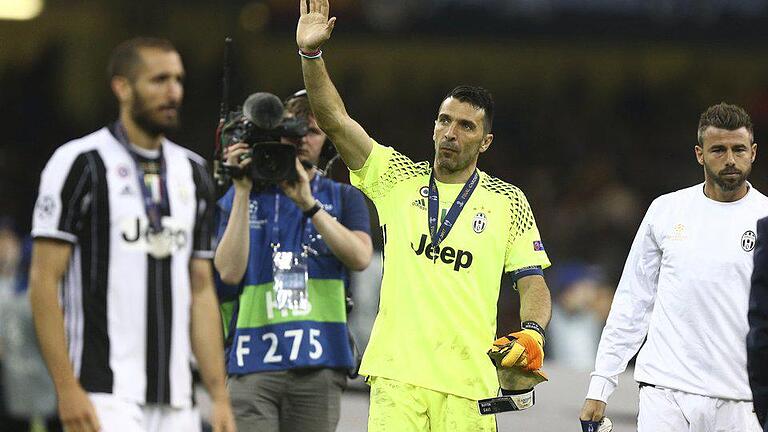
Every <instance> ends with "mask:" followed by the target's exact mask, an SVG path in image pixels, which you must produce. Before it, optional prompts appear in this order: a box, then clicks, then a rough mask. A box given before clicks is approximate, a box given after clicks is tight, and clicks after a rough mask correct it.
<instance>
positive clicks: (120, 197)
mask: <svg viewBox="0 0 768 432" xmlns="http://www.w3.org/2000/svg"><path fill="white" fill-rule="evenodd" d="M162 149H163V150H162V154H163V158H164V160H165V165H166V166H167V175H166V177H167V178H166V189H167V190H166V193H167V196H168V201H169V205H168V207H169V208H168V209H167V212H164V213H163V217H162V222H161V224H162V228H163V232H164V234H166V235H168V236H170V237H171V238H172V240H173V242H172V253H171V256H170V257H169V258H166V259H154V258H153V257H151V256H150V255H149V245H148V241H147V240H148V238H147V237H148V235H147V231H148V226H149V222H148V219H147V216H146V209H145V207H144V198H143V194H142V189H141V188H140V186H139V180H138V173H137V167H136V165H135V163H134V160H133V158H132V157H131V154H130V153H129V152H128V151H127V150H126V148H125V147H124V146H123V145H121V144H120V143H119V142H118V141H117V139H116V138H115V137H114V136H113V134H112V133H110V131H109V130H108V129H107V128H103V129H101V130H99V131H96V132H94V133H92V134H90V135H87V136H85V137H83V138H80V139H77V140H75V141H72V142H70V143H67V144H65V145H63V146H62V147H60V148H59V149H58V150H56V152H55V153H54V155H53V156H52V157H51V159H50V160H49V161H48V164H47V165H46V167H45V169H44V170H43V173H42V175H41V181H40V193H39V196H38V199H37V204H36V207H35V214H34V218H33V222H32V236H33V237H35V238H54V239H59V240H64V241H67V242H69V243H72V245H73V249H72V258H71V259H70V263H69V269H68V271H67V273H66V275H65V277H64V280H63V281H62V284H61V289H60V302H61V305H62V309H63V311H64V318H65V329H66V335H67V342H68V349H69V357H70V360H71V362H72V366H73V369H74V371H75V374H76V375H77V377H78V378H79V380H80V384H81V385H82V386H83V388H84V389H85V390H86V391H88V392H90V393H110V394H113V395H115V396H116V397H119V398H121V399H125V400H130V401H135V402H137V403H140V404H145V403H156V404H169V405H172V406H174V407H186V406H190V405H191V396H192V386H191V383H192V375H191V370H190V362H191V361H192V352H191V341H190V322H191V316H190V305H191V302H192V293H191V285H190V274H189V264H190V259H191V258H212V257H213V250H212V247H211V221H212V219H211V217H212V210H213V186H212V184H211V181H210V179H209V177H208V174H207V171H206V168H205V160H204V159H202V158H201V157H199V156H198V155H196V154H194V153H192V152H190V151H188V150H186V149H184V148H183V147H181V146H179V145H176V144H174V143H172V142H170V141H168V140H164V141H163V143H162ZM147 156H149V155H147ZM158 156H159V154H158Z"/></svg>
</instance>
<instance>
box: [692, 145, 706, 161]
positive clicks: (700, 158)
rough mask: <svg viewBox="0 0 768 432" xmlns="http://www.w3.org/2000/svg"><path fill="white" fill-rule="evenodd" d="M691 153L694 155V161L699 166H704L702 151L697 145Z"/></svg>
mask: <svg viewBox="0 0 768 432" xmlns="http://www.w3.org/2000/svg"><path fill="white" fill-rule="evenodd" d="M693 152H694V153H696V160H697V161H699V165H704V149H703V148H702V147H701V146H699V145H697V146H694V147H693Z"/></svg>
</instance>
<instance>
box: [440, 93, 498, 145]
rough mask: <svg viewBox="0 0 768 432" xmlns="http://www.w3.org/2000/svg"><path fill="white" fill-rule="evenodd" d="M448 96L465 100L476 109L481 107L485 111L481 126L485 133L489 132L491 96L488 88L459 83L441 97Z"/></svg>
mask: <svg viewBox="0 0 768 432" xmlns="http://www.w3.org/2000/svg"><path fill="white" fill-rule="evenodd" d="M448 98H454V99H458V100H459V101H461V102H466V103H468V104H470V105H472V106H473V107H475V108H477V109H481V110H483V111H484V112H485V118H484V119H483V127H484V128H485V133H490V132H491V127H492V126H493V96H492V95H491V92H489V91H488V90H486V89H484V88H482V87H477V86H470V85H460V86H458V87H456V88H454V89H453V90H451V91H450V92H448V94H447V95H445V97H444V98H443V101H445V100H446V99H448Z"/></svg>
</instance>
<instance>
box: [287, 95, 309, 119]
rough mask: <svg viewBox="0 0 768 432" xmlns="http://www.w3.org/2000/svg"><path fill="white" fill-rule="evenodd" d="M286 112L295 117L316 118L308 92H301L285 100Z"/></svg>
mask: <svg viewBox="0 0 768 432" xmlns="http://www.w3.org/2000/svg"><path fill="white" fill-rule="evenodd" d="M285 110H286V111H288V112H289V113H291V114H293V115H294V116H295V117H298V118H302V119H308V118H309V117H310V116H312V117H314V114H313V113H312V107H311V106H310V105H309V97H308V96H307V91H306V90H299V91H297V92H296V93H294V94H293V95H291V96H290V97H288V99H286V100H285Z"/></svg>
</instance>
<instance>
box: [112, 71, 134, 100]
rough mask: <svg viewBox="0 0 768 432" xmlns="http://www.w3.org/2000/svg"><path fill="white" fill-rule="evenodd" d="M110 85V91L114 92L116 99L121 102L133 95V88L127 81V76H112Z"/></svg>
mask: <svg viewBox="0 0 768 432" xmlns="http://www.w3.org/2000/svg"><path fill="white" fill-rule="evenodd" d="M110 85H111V87H112V93H114V94H115V98H117V101H118V102H120V103H121V104H123V103H125V102H128V101H130V100H131V98H132V97H133V89H132V88H131V83H130V82H129V81H128V78H126V77H122V76H116V77H113V78H112V81H111V82H110Z"/></svg>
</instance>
